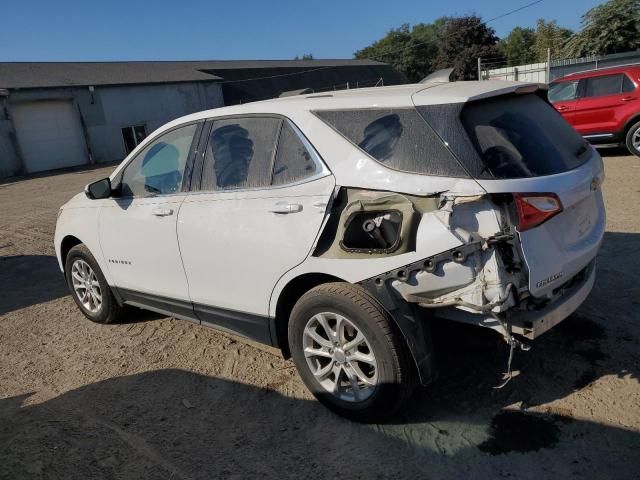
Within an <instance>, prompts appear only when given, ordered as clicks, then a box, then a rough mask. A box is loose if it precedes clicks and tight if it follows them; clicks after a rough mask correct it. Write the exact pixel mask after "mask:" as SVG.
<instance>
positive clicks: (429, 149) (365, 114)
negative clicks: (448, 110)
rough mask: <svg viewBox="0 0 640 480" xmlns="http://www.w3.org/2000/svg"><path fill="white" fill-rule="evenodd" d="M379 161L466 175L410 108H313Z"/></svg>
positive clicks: (427, 172)
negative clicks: (319, 109)
mask: <svg viewBox="0 0 640 480" xmlns="http://www.w3.org/2000/svg"><path fill="white" fill-rule="evenodd" d="M313 113H315V115H317V116H318V117H319V118H320V119H322V120H323V121H324V122H326V123H327V124H329V125H330V126H331V127H333V128H334V129H335V130H336V131H337V132H338V133H340V134H341V135H342V136H344V137H345V138H346V139H347V140H349V141H350V142H351V143H353V144H354V145H356V146H357V147H359V148H360V149H361V150H363V151H364V152H366V153H367V154H368V155H369V156H371V157H372V158H374V159H375V160H376V161H378V162H379V163H381V164H383V165H385V166H387V167H390V168H393V169H395V170H402V171H405V172H410V173H420V174H424V175H435V176H446V177H468V174H467V172H466V171H465V169H464V168H462V166H461V165H460V163H459V162H458V161H457V160H456V158H455V157H454V156H453V155H452V153H451V152H450V151H449V150H448V149H447V147H446V146H445V145H444V144H443V143H442V140H441V139H440V138H439V137H438V135H437V134H436V133H435V132H434V130H433V129H432V128H431V127H430V126H429V125H428V124H427V123H426V122H425V121H424V120H423V119H422V117H421V116H420V114H419V113H418V112H417V111H416V110H415V109H414V108H395V109H357V110H321V111H314V112H313Z"/></svg>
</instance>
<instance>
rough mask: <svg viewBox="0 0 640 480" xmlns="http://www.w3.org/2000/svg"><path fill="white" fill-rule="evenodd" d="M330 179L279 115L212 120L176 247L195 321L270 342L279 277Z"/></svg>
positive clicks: (308, 230) (306, 240)
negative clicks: (198, 187) (271, 311)
mask: <svg viewBox="0 0 640 480" xmlns="http://www.w3.org/2000/svg"><path fill="white" fill-rule="evenodd" d="M334 186H335V181H334V178H333V176H332V175H331V174H330V173H329V172H328V171H327V170H326V167H324V166H323V164H322V162H321V161H320V159H319V157H318V156H317V154H316V153H315V151H314V150H313V148H312V147H311V146H310V145H309V144H308V142H306V140H305V139H304V137H303V136H302V135H301V134H300V132H299V131H298V130H297V128H296V127H295V126H294V125H293V124H292V123H290V122H289V121H288V120H284V119H280V118H275V117H241V118H237V117H236V118H228V119H222V120H215V121H214V122H213V126H212V128H211V133H210V136H209V142H208V147H207V149H206V151H205V155H204V161H203V169H202V185H201V191H200V192H194V193H191V194H190V195H189V196H188V197H187V198H186V199H185V201H184V203H183V204H182V208H181V209H180V215H179V219H178V238H179V241H180V250H181V252H182V257H183V261H184V265H185V269H186V272H187V277H188V281H189V292H190V296H191V300H192V302H193V303H194V308H195V310H196V313H198V315H199V317H200V319H201V320H202V322H203V323H210V324H213V325H214V326H217V327H220V328H223V329H224V328H226V329H229V330H233V331H235V332H238V333H240V334H243V335H245V336H247V337H250V338H254V339H256V340H260V341H263V342H269V339H270V337H269V328H268V322H267V315H268V309H269V299H270V297H271V293H272V292H273V288H274V286H275V284H276V282H277V281H278V279H279V278H280V277H281V276H282V275H283V274H284V273H285V272H287V271H288V270H290V269H291V268H293V267H295V266H296V265H298V264H300V263H301V262H302V261H304V259H305V258H306V257H307V255H308V254H309V252H310V250H311V247H312V245H313V243H314V240H315V238H316V236H317V235H318V232H319V230H320V226H321V224H322V221H323V218H324V214H325V210H326V205H327V202H328V201H329V198H330V196H331V193H332V192H333V189H334Z"/></svg>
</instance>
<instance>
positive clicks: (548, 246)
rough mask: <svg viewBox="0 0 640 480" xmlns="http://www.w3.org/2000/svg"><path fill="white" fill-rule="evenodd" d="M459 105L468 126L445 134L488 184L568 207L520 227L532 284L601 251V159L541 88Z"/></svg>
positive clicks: (558, 280)
mask: <svg viewBox="0 0 640 480" xmlns="http://www.w3.org/2000/svg"><path fill="white" fill-rule="evenodd" d="M429 108H430V107H429V106H425V107H418V110H419V111H420V112H421V113H423V117H424V118H425V119H426V120H427V121H428V122H429V119H430V118H437V117H436V116H435V115H430V112H429ZM452 111H453V110H452ZM458 111H459V112H461V113H460V115H459V119H460V120H461V121H460V122H459V124H461V126H462V127H463V129H462V130H456V128H455V127H452V128H448V129H440V130H441V132H440V133H441V135H442V137H443V140H445V141H446V142H447V143H448V144H449V145H450V146H451V148H452V150H453V151H454V153H455V154H456V156H457V158H458V159H459V160H460V161H461V162H462V163H463V164H464V165H465V167H466V168H467V170H468V171H469V172H471V173H472V175H473V176H474V177H475V178H476V180H477V181H478V183H479V184H480V185H481V186H482V187H483V188H484V190H485V191H487V192H488V193H496V194H498V193H511V194H512V193H553V194H555V195H557V197H558V198H559V199H560V201H561V203H562V207H563V210H562V211H561V213H559V214H557V215H556V216H554V217H552V218H551V219H549V220H548V221H546V222H545V223H542V224H541V225H539V226H537V227H535V228H532V229H530V230H526V231H523V232H518V235H519V238H520V243H521V246H522V251H523V254H524V257H525V261H526V264H527V267H528V271H529V289H530V291H531V293H532V294H533V295H539V296H544V295H545V294H547V293H549V292H550V291H551V290H553V288H555V287H557V286H558V285H560V284H562V283H563V281H566V280H569V279H570V278H571V277H572V276H574V275H575V274H576V273H578V272H579V271H580V270H582V269H583V268H585V267H586V266H587V265H589V263H590V262H591V261H592V260H593V259H594V258H595V255H596V252H597V250H598V247H599V245H600V242H601V239H602V236H603V234H604V228H605V213H604V204H603V200H602V193H601V191H600V184H601V182H602V180H603V177H604V173H603V167H602V160H601V159H600V156H599V155H598V153H597V152H596V151H595V150H594V149H592V148H591V147H590V146H589V145H588V144H587V143H586V142H585V141H584V139H582V138H581V137H580V135H578V134H577V133H576V131H575V130H574V129H573V128H572V127H571V126H570V125H569V124H567V122H566V121H564V120H563V119H562V117H561V116H560V115H558V113H557V112H556V111H554V109H553V108H552V107H551V105H549V104H548V103H547V102H545V101H544V100H543V99H541V98H540V97H538V96H537V95H536V94H523V95H518V94H512V95H503V96H498V97H493V98H489V99H484V100H478V101H472V102H469V103H467V104H466V105H464V106H463V107H462V108H461V110H458ZM452 125H453V124H452ZM435 128H436V129H438V128H439V127H437V126H436V127H435ZM473 152H475V153H473ZM478 163H480V166H478V165H477V164H478Z"/></svg>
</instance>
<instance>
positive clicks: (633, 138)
mask: <svg viewBox="0 0 640 480" xmlns="http://www.w3.org/2000/svg"><path fill="white" fill-rule="evenodd" d="M625 143H626V145H627V149H628V150H629V152H631V153H632V154H633V155H635V156H637V157H640V122H637V123H634V124H633V125H631V128H629V130H627V136H626V138H625Z"/></svg>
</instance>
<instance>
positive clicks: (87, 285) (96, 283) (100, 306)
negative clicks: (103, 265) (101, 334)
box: [65, 244, 123, 323]
mask: <svg viewBox="0 0 640 480" xmlns="http://www.w3.org/2000/svg"><path fill="white" fill-rule="evenodd" d="M65 277H66V280H67V286H68V287H69V291H70V292H71V296H72V297H73V300H74V301H75V302H76V305H78V307H79V308H80V310H81V311H82V313H83V314H84V316H85V317H87V318H88V319H89V320H91V321H92V322H96V323H114V322H116V321H117V320H118V319H119V318H120V316H121V314H122V311H123V307H121V306H120V305H119V304H118V302H117V301H116V299H115V297H114V296H113V293H112V292H111V288H110V287H109V285H108V284H107V281H106V279H105V278H104V275H103V274H102V271H101V270H100V267H99V266H98V262H96V259H95V258H94V257H93V255H92V254H91V252H90V251H89V249H88V248H87V247H85V246H84V245H83V244H80V245H76V246H75V247H73V248H72V249H71V250H69V253H68V254H67V259H66V261H65Z"/></svg>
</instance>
